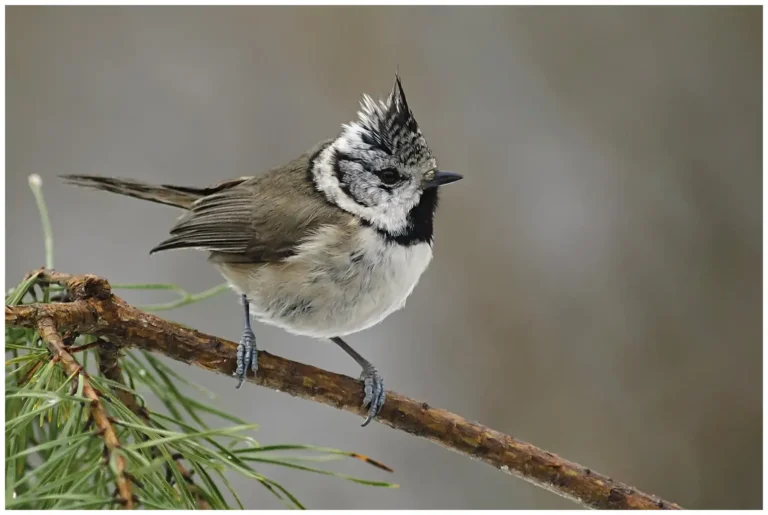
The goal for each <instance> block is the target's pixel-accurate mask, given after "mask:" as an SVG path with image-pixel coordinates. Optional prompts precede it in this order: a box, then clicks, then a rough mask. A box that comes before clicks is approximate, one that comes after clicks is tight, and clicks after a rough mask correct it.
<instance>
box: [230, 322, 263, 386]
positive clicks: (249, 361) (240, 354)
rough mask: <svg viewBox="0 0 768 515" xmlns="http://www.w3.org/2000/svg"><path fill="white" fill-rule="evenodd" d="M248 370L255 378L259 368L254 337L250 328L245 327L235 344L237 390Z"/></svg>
mask: <svg viewBox="0 0 768 515" xmlns="http://www.w3.org/2000/svg"><path fill="white" fill-rule="evenodd" d="M249 368H250V369H251V370H253V375H254V376H255V375H256V371H257V370H258V368H259V350H258V349H257V348H256V335H254V334H253V331H252V330H251V328H250V327H246V328H245V330H244V331H243V337H242V338H240V343H238V344H237V368H236V369H235V373H234V375H235V376H237V378H238V383H237V388H240V387H241V386H242V385H243V381H245V375H246V373H247V372H248V369H249Z"/></svg>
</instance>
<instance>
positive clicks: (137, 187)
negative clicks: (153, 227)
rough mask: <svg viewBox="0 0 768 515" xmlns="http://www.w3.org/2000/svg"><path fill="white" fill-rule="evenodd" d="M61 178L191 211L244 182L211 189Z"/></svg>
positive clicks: (93, 177)
mask: <svg viewBox="0 0 768 515" xmlns="http://www.w3.org/2000/svg"><path fill="white" fill-rule="evenodd" d="M61 177H62V178H63V179H64V180H65V181H67V182H68V183H69V184H74V185H76V186H83V187H86V188H94V189H97V190H104V191H111V192H112V193H117V194H119V195H127V196H129V197H134V198H138V199H142V200H149V201H150V202H157V203H158V204H165V205H167V206H173V207H180V208H182V209H190V208H191V207H192V204H193V203H194V202H195V201H196V200H197V199H199V198H201V197H204V196H206V195H210V194H211V193H215V192H216V191H221V190H222V189H225V188H226V187H231V186H234V185H236V184H239V183H240V182H243V180H244V179H236V180H234V181H227V182H226V183H221V184H219V185H216V186H214V187H210V188H188V187H184V186H170V185H168V184H162V185H159V186H154V185H151V184H146V183H143V182H138V181H132V180H129V179H113V178H111V177H99V176H95V175H62V176H61Z"/></svg>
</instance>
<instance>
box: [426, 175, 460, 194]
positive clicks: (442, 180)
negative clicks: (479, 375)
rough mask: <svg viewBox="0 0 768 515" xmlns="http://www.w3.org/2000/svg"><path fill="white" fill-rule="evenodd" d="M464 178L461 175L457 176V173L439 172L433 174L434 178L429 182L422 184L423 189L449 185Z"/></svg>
mask: <svg viewBox="0 0 768 515" xmlns="http://www.w3.org/2000/svg"><path fill="white" fill-rule="evenodd" d="M463 178H464V177H463V176H462V175H459V174H457V173H453V172H442V171H440V170H438V171H436V172H435V176H434V177H433V178H432V180H431V181H427V182H426V183H425V184H424V189H425V190H426V189H429V188H437V187H438V186H443V185H444V184H450V183H452V182H456V181H460V180H461V179H463Z"/></svg>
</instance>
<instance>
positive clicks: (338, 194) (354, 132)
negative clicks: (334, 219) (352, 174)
mask: <svg viewBox="0 0 768 515" xmlns="http://www.w3.org/2000/svg"><path fill="white" fill-rule="evenodd" d="M344 127H345V130H344V132H343V133H342V135H341V136H339V138H337V139H336V141H334V142H333V143H332V144H331V145H329V146H328V148H326V149H325V150H323V151H322V152H321V153H320V155H319V156H318V157H317V159H316V160H315V164H314V167H313V169H312V174H313V176H314V179H315V185H316V186H317V188H318V190H320V191H321V192H323V193H324V194H325V196H326V198H327V199H328V200H329V201H330V202H332V203H334V204H336V205H337V206H339V207H340V208H341V209H343V210H344V211H347V212H348V213H352V214H353V215H356V216H359V217H360V218H362V219H364V220H366V221H367V222H369V223H370V224H372V225H373V226H375V227H377V228H379V229H381V230H384V231H386V232H388V233H390V234H401V233H403V232H404V231H405V229H406V228H407V226H408V213H409V212H410V210H411V209H412V208H413V206H415V205H416V203H417V202H418V201H419V198H420V192H419V191H418V188H416V187H415V186H411V188H412V189H411V190H410V191H408V189H406V190H405V191H396V192H395V194H394V195H389V198H387V199H384V198H381V197H383V196H386V195H387V194H386V193H385V192H383V191H381V190H379V189H378V188H376V187H371V189H370V190H369V191H367V192H366V193H365V198H373V199H374V200H378V199H376V197H377V196H380V197H379V199H380V201H383V202H382V203H380V204H378V205H374V206H364V205H361V204H359V203H358V202H356V201H355V200H354V199H352V198H351V197H350V196H349V195H347V194H346V193H345V192H344V190H343V189H342V187H341V184H339V179H338V177H336V172H335V171H334V168H333V156H334V153H335V152H337V151H339V152H349V151H352V150H354V149H355V146H356V144H359V145H360V146H363V145H364V143H363V141H362V138H361V134H362V129H361V128H360V126H359V125H357V124H356V123H352V124H349V125H345V126H344ZM360 146H358V147H357V148H360Z"/></svg>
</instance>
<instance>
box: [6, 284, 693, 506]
mask: <svg viewBox="0 0 768 515" xmlns="http://www.w3.org/2000/svg"><path fill="white" fill-rule="evenodd" d="M39 278H40V280H41V281H47V282H51V283H58V284H61V285H62V286H64V287H66V288H67V289H68V290H69V291H70V293H71V296H72V298H73V299H74V300H73V301H72V302H67V303H53V304H29V305H22V306H6V308H5V321H6V324H7V325H9V326H17V327H37V326H38V324H39V323H40V321H41V320H47V319H50V320H53V321H54V322H55V324H56V327H57V328H58V330H59V331H64V330H70V331H77V332H78V333H80V334H93V335H96V336H100V337H104V338H107V339H109V340H110V341H113V342H116V343H119V344H120V345H125V346H134V347H139V348H142V349H146V350H149V351H152V352H156V353H159V354H164V355H166V356H168V357H170V358H173V359H175V360H178V361H183V362H184V363H188V364H190V365H195V366H198V367H201V368H204V369H207V370H210V371H213V372H218V373H220V374H225V375H232V374H233V373H234V370H235V356H236V348H237V344H236V343H234V342H231V341H227V340H224V339H221V338H217V337H215V336H210V335H207V334H204V333H201V332H199V331H195V330H193V329H189V328H186V327H184V326H182V325H180V324H177V323H174V322H170V321H168V320H164V319H162V318H160V317H157V316H155V315H152V314H149V313H145V312H143V311H140V310H138V309H136V308H134V307H132V306H130V305H128V304H127V303H126V302H125V301H123V300H122V299H120V298H119V297H117V296H115V295H113V294H112V292H111V288H110V286H109V283H108V282H107V281H106V280H104V279H101V278H99V277H96V276H93V275H83V276H70V275H67V274H61V273H58V272H54V271H50V270H46V271H44V272H43V273H42V274H41V275H40V276H39ZM258 360H259V371H258V374H257V376H256V377H253V376H252V375H249V377H248V379H247V380H248V382H251V383H254V384H257V385H260V386H266V387H267V388H270V389H272V390H279V391H281V392H285V393H288V394H289V395H293V396H295V397H301V398H303V399H308V400H313V401H315V402H319V403H322V404H326V405H328V406H332V407H334V408H337V409H341V410H345V411H349V412H352V413H357V414H359V415H361V416H363V415H365V413H364V410H363V409H362V408H361V405H362V401H363V386H362V383H361V382H360V381H358V380H356V379H352V378H350V377H347V376H343V375H340V374H335V373H333V372H328V371H326V370H321V369H318V368H316V367H313V366H310V365H305V364H303V363H298V362H295V361H290V360H287V359H284V358H280V357H278V356H274V355H272V354H269V353H267V352H264V351H259V355H258ZM249 374H251V373H250V372H249ZM375 420H376V421H377V422H380V423H382V424H385V425H387V426H389V427H392V428H394V429H398V430H401V431H405V432H407V433H410V434H413V435H416V436H420V437H422V438H425V439H427V440H430V441H432V442H435V443H437V444H440V445H442V446H443V447H446V448H448V449H450V450H452V451H455V452H458V453H460V454H464V455H466V456H469V457H471V458H474V459H477V460H480V461H482V462H484V463H487V464H488V465H491V466H493V467H495V468H497V469H499V470H501V471H503V472H506V473H508V474H511V475H514V476H517V477H520V478H523V479H525V480H527V481H529V482H531V483H533V484H535V485H537V486H539V487H542V488H545V489H547V490H550V491H551V492H554V493H556V494H558V495H560V496H562V497H566V498H568V499H572V500H574V501H576V502H578V503H580V504H582V505H583V506H585V507H589V508H598V509H606V508H615V509H682V508H681V507H680V506H679V505H677V504H675V503H672V502H668V501H665V500H662V499H660V498H658V497H655V496H652V495H649V494H646V493H643V492H641V491H639V490H637V489H635V488H633V487H630V486H628V485H626V484H624V483H621V482H619V481H616V480H614V479H612V478H610V477H607V476H605V475H602V474H599V473H597V472H594V471H592V470H590V469H589V468H586V467H584V466H582V465H579V464H577V463H574V462H571V461H568V460H565V459H563V458H561V457H559V456H557V455H555V454H552V453H550V452H547V451H544V450H542V449H540V448H538V447H536V446H534V445H531V444H529V443H525V442H522V441H520V440H517V439H515V438H513V437H511V436H509V435H506V434H503V433H500V432H499V431H495V430H493V429H490V428H488V427H485V426H483V425H480V424H478V423H475V422H470V421H468V420H466V419H464V418H463V417H460V416H459V415H456V414H454V413H451V412H449V411H446V410H444V409H439V408H434V407H432V406H430V405H428V404H427V403H426V402H421V401H417V400H414V399H410V398H408V397H406V396H404V395H400V394H398V393H395V392H391V391H387V401H386V402H385V404H384V407H383V409H382V411H381V413H380V414H379V415H378V416H377V417H376V419H375Z"/></svg>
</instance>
